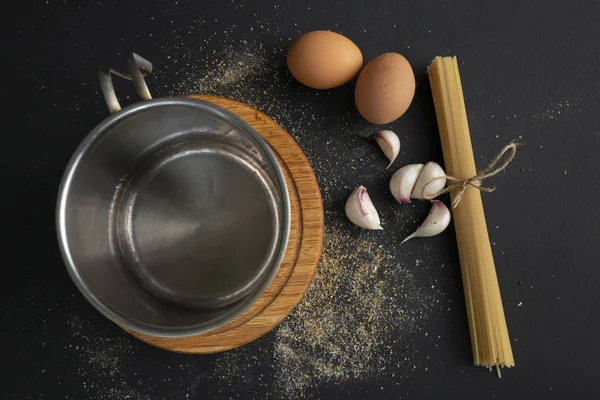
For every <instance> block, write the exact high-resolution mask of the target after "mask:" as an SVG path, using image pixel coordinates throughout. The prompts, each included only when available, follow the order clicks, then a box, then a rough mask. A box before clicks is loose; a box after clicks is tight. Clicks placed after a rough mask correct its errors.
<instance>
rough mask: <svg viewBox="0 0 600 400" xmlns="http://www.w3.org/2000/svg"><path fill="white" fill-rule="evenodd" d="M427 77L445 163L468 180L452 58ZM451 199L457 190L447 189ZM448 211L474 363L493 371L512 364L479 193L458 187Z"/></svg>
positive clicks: (467, 143)
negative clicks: (455, 246) (456, 200)
mask: <svg viewBox="0 0 600 400" xmlns="http://www.w3.org/2000/svg"><path fill="white" fill-rule="evenodd" d="M427 72H428V74H429V81H430V82H431V91H432V93H433V101H434V104H435V112H436V116H437V121H438V127H439V131H440V138H441V142H442V150H443V153H444V164H445V166H446V171H447V173H448V174H449V175H451V176H452V177H455V178H457V179H459V180H466V181H468V180H469V179H470V178H471V177H476V176H478V173H477V170H476V168H475V157H474V156H473V148H472V145H471V137H470V133H469V126H468V123H467V112H466V110H465V101H464V98H463V92H462V86H461V83H460V76H459V74H458V64H457V62H456V57H436V58H435V59H434V60H433V61H432V63H431V65H430V66H429V68H428V69H427ZM450 194H451V197H452V200H453V201H454V200H455V198H456V196H457V194H458V193H457V191H451V192H450ZM460 196H462V198H461V199H460V203H457V205H456V208H455V209H454V211H453V214H454V226H455V229H456V240H457V244H458V252H459V257H460V266H461V273H462V280H463V287H464V292H465V301H466V306H467V316H468V320H469V332H470V335H471V345H472V348H473V361H474V362H475V365H481V366H484V367H486V368H489V369H492V367H496V368H497V370H498V374H499V375H500V367H512V366H514V365H515V361H514V358H513V353H512V349H511V345H510V339H509V336H508V329H507V327H506V319H505V317H504V308H503V307H502V299H501V297H500V288H499V286H498V278H497V276H496V267H495V266H494V259H493V256H492V248H491V245H490V240H489V236H488V231H487V225H486V222H485V215H484V212H483V204H482V202H481V193H480V190H477V188H473V187H469V188H467V189H466V190H463V191H460Z"/></svg>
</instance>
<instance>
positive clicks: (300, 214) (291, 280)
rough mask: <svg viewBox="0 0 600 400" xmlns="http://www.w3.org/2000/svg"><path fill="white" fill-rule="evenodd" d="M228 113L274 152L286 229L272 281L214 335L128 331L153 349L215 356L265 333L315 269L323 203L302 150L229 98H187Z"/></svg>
mask: <svg viewBox="0 0 600 400" xmlns="http://www.w3.org/2000/svg"><path fill="white" fill-rule="evenodd" d="M189 97H192V98H196V99H200V100H205V101H210V102H211V103H214V104H217V105H219V106H221V107H224V108H226V109H228V110H229V111H232V112H234V113H235V114H237V115H238V116H239V117H240V118H242V119H243V120H244V121H245V122H246V123H248V124H249V125H250V126H252V127H253V128H254V129H255V130H256V131H257V132H258V133H259V134H260V135H261V136H262V137H263V138H264V139H265V140H266V141H267V143H269V145H270V146H271V147H272V148H273V150H274V151H275V154H276V155H277V158H278V160H279V163H280V165H281V168H282V170H283V173H284V175H285V179H286V182H287V186H288V191H289V195H290V206H291V211H292V212H291V228H290V238H289V241H288V245H287V248H286V253H285V256H284V259H283V262H282V264H281V266H280V267H279V270H278V272H277V274H276V275H275V278H274V279H273V281H272V282H271V284H270V285H269V287H268V288H267V290H266V291H265V293H264V294H263V295H262V297H261V298H260V299H259V300H258V301H257V302H256V303H254V304H253V305H252V306H251V307H250V308H249V309H248V310H246V312H244V313H243V314H242V315H240V316H239V317H237V318H236V319H235V320H233V321H231V322H230V323H228V324H226V325H225V326H223V327H221V328H218V329H216V330H214V331H211V332H208V333H205V334H202V335H197V336H191V337H185V338H159V337H154V336H149V335H144V334H141V333H138V332H133V331H128V332H129V333H131V334H132V335H134V336H136V337H137V338H139V339H141V340H142V341H144V342H146V343H149V344H151V345H153V346H156V347H160V348H162V349H165V350H171V351H175V352H179V353H197V354H203V353H217V352H221V351H226V350H230V349H233V348H235V347H238V346H242V345H244V344H246V343H248V342H251V341H253V340H255V339H257V338H259V337H261V336H262V335H264V334H265V333H267V332H269V331H270V330H271V329H273V327H275V326H276V325H277V324H278V323H279V322H281V321H282V320H283V319H284V318H285V317H286V316H287V315H288V314H289V313H290V311H292V309H293V308H294V307H295V306H296V304H298V302H299V301H300V299H302V296H304V293H305V292H306V290H307V289H308V286H309V285H310V282H311V281H312V278H313V276H314V274H315V272H316V270H317V263H318V261H319V257H320V256H321V248H322V245H323V229H324V221H323V203H322V200H321V192H320V191H319V186H318V184H317V180H316V178H315V175H314V173H313V171H312V168H311V166H310V164H309V163H308V160H307V159H306V156H305V155H304V153H303V152H302V149H300V147H299V146H298V144H297V143H296V142H295V141H294V139H292V137H291V136H290V135H289V134H288V133H287V132H286V131H285V130H283V128H281V127H280V126H279V125H278V124H277V123H275V121H273V120H272V119H270V118H269V117H267V116H266V115H265V114H263V113H261V112H259V111H257V110H255V109H253V108H251V107H249V106H247V105H245V104H243V103H240V102H237V101H234V100H230V99H225V98H222V97H215V96H201V95H191V96H189Z"/></svg>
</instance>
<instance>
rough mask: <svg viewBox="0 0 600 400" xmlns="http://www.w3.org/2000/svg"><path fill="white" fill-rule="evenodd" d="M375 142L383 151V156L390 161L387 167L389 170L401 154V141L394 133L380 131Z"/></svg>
mask: <svg viewBox="0 0 600 400" xmlns="http://www.w3.org/2000/svg"><path fill="white" fill-rule="evenodd" d="M375 141H376V142H377V144H378V145H379V147H380V148H381V150H383V154H385V156H386V157H387V158H388V160H390V163H389V164H388V166H387V167H386V169H388V168H389V167H390V165H392V164H393V162H394V160H395V159H396V157H398V153H399V152H400V139H398V136H396V134H395V133H394V132H392V131H379V132H377V133H376V134H375Z"/></svg>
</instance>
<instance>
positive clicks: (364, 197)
mask: <svg viewBox="0 0 600 400" xmlns="http://www.w3.org/2000/svg"><path fill="white" fill-rule="evenodd" d="M346 216H347V217H348V219H349V220H350V221H351V222H352V223H353V224H354V225H357V226H360V227H361V228H365V229H374V230H381V229H383V228H382V227H381V222H380V221H379V214H377V210H376V209H375V206H373V202H372V201H371V198H370V197H369V193H367V189H366V188H365V187H364V186H359V187H357V188H356V189H355V190H354V191H353V192H352V194H351V195H350V197H348V200H347V201H346Z"/></svg>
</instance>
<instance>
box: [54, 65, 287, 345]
mask: <svg viewBox="0 0 600 400" xmlns="http://www.w3.org/2000/svg"><path fill="white" fill-rule="evenodd" d="M128 68H129V74H122V73H119V72H117V71H114V70H109V69H101V70H100V74H99V76H100V82H101V87H102V91H103V94H104V97H105V100H106V102H107V104H108V106H109V109H110V111H111V112H113V114H112V115H111V116H110V117H108V118H106V119H105V120H104V121H102V122H101V123H100V124H99V125H98V126H96V127H95V128H94V129H93V130H92V131H91V132H90V133H89V134H88V135H87V136H86V137H85V138H84V140H83V142H82V143H81V145H80V146H79V147H78V148H77V150H76V151H75V154H74V155H73V157H72V158H71V161H70V162H69V164H68V166H67V168H66V171H65V173H64V176H63V180H62V184H61V187H60V190H59V194H58V203H57V209H56V224H57V232H58V241H59V244H60V248H61V251H62V255H63V258H64V261H65V263H66V266H67V269H68V271H69V273H70V275H71V277H72V278H73V281H74V282H75V284H76V285H77V287H78V288H79V290H81V292H82V293H83V295H84V296H85V297H86V298H87V299H88V300H89V301H90V302H91V303H92V305H93V306H94V307H96V308H97V309H98V310H99V311H100V312H101V313H102V314H104V315H105V316H106V317H108V318H109V319H111V320H113V321H114V322H116V323H118V324H119V325H122V326H124V327H126V328H129V329H132V330H135V331H137V332H141V333H145V334H149V335H154V336H162V337H178V336H188V335H195V334H199V333H203V332H207V331H209V330H212V329H215V328H217V327H219V326H222V325H223V324H225V323H227V322H229V321H230V320H232V319H233V318H235V317H236V316H238V315H239V314H241V313H242V312H243V311H244V310H246V309H247V308H248V307H249V306H250V305H251V304H252V303H254V302H255V301H256V300H257V299H258V298H259V297H260V295H261V294H262V293H263V291H264V290H265V289H266V288H267V286H268V285H269V283H270V282H271V280H272V278H273V277H274V276H275V273H276V272H277V269H278V267H279V265H280V263H281V261H282V258H283V255H284V252H285V247H286V244H287V240H288V235H289V230H290V204H289V198H288V191H287V188H286V183H285V179H284V177H283V174H282V171H281V168H280V166H279V164H278V162H277V160H276V158H275V156H274V154H273V151H272V150H271V149H270V147H269V146H268V145H267V143H266V142H265V141H264V140H263V139H262V138H261V137H260V136H259V135H258V133H257V132H256V131H255V130H254V129H252V128H251V127H250V126H249V125H247V124H246V123H245V122H243V121H242V120H241V119H240V118H238V117H237V116H236V115H234V114H232V113H231V112H229V111H227V110H225V109H223V108H221V107H218V106H215V105H214V104H211V103H208V102H204V101H199V100H193V99H186V98H162V99H156V100H151V99H150V98H151V96H150V93H149V91H148V88H147V86H146V83H145V82H144V74H147V73H150V72H151V70H152V65H151V64H150V63H149V62H148V61H146V60H144V59H143V58H141V57H139V56H138V55H136V54H133V55H132V56H131V57H130V59H129V61H128ZM111 74H116V75H118V76H121V77H124V78H128V79H131V80H133V83H134V86H135V88H136V90H137V92H138V94H139V95H140V97H141V98H142V99H145V100H147V101H143V102H139V103H136V104H134V105H132V106H130V107H127V108H125V109H123V110H121V107H120V105H119V102H118V100H117V98H116V95H115V92H114V89H113V85H112V78H111Z"/></svg>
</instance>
